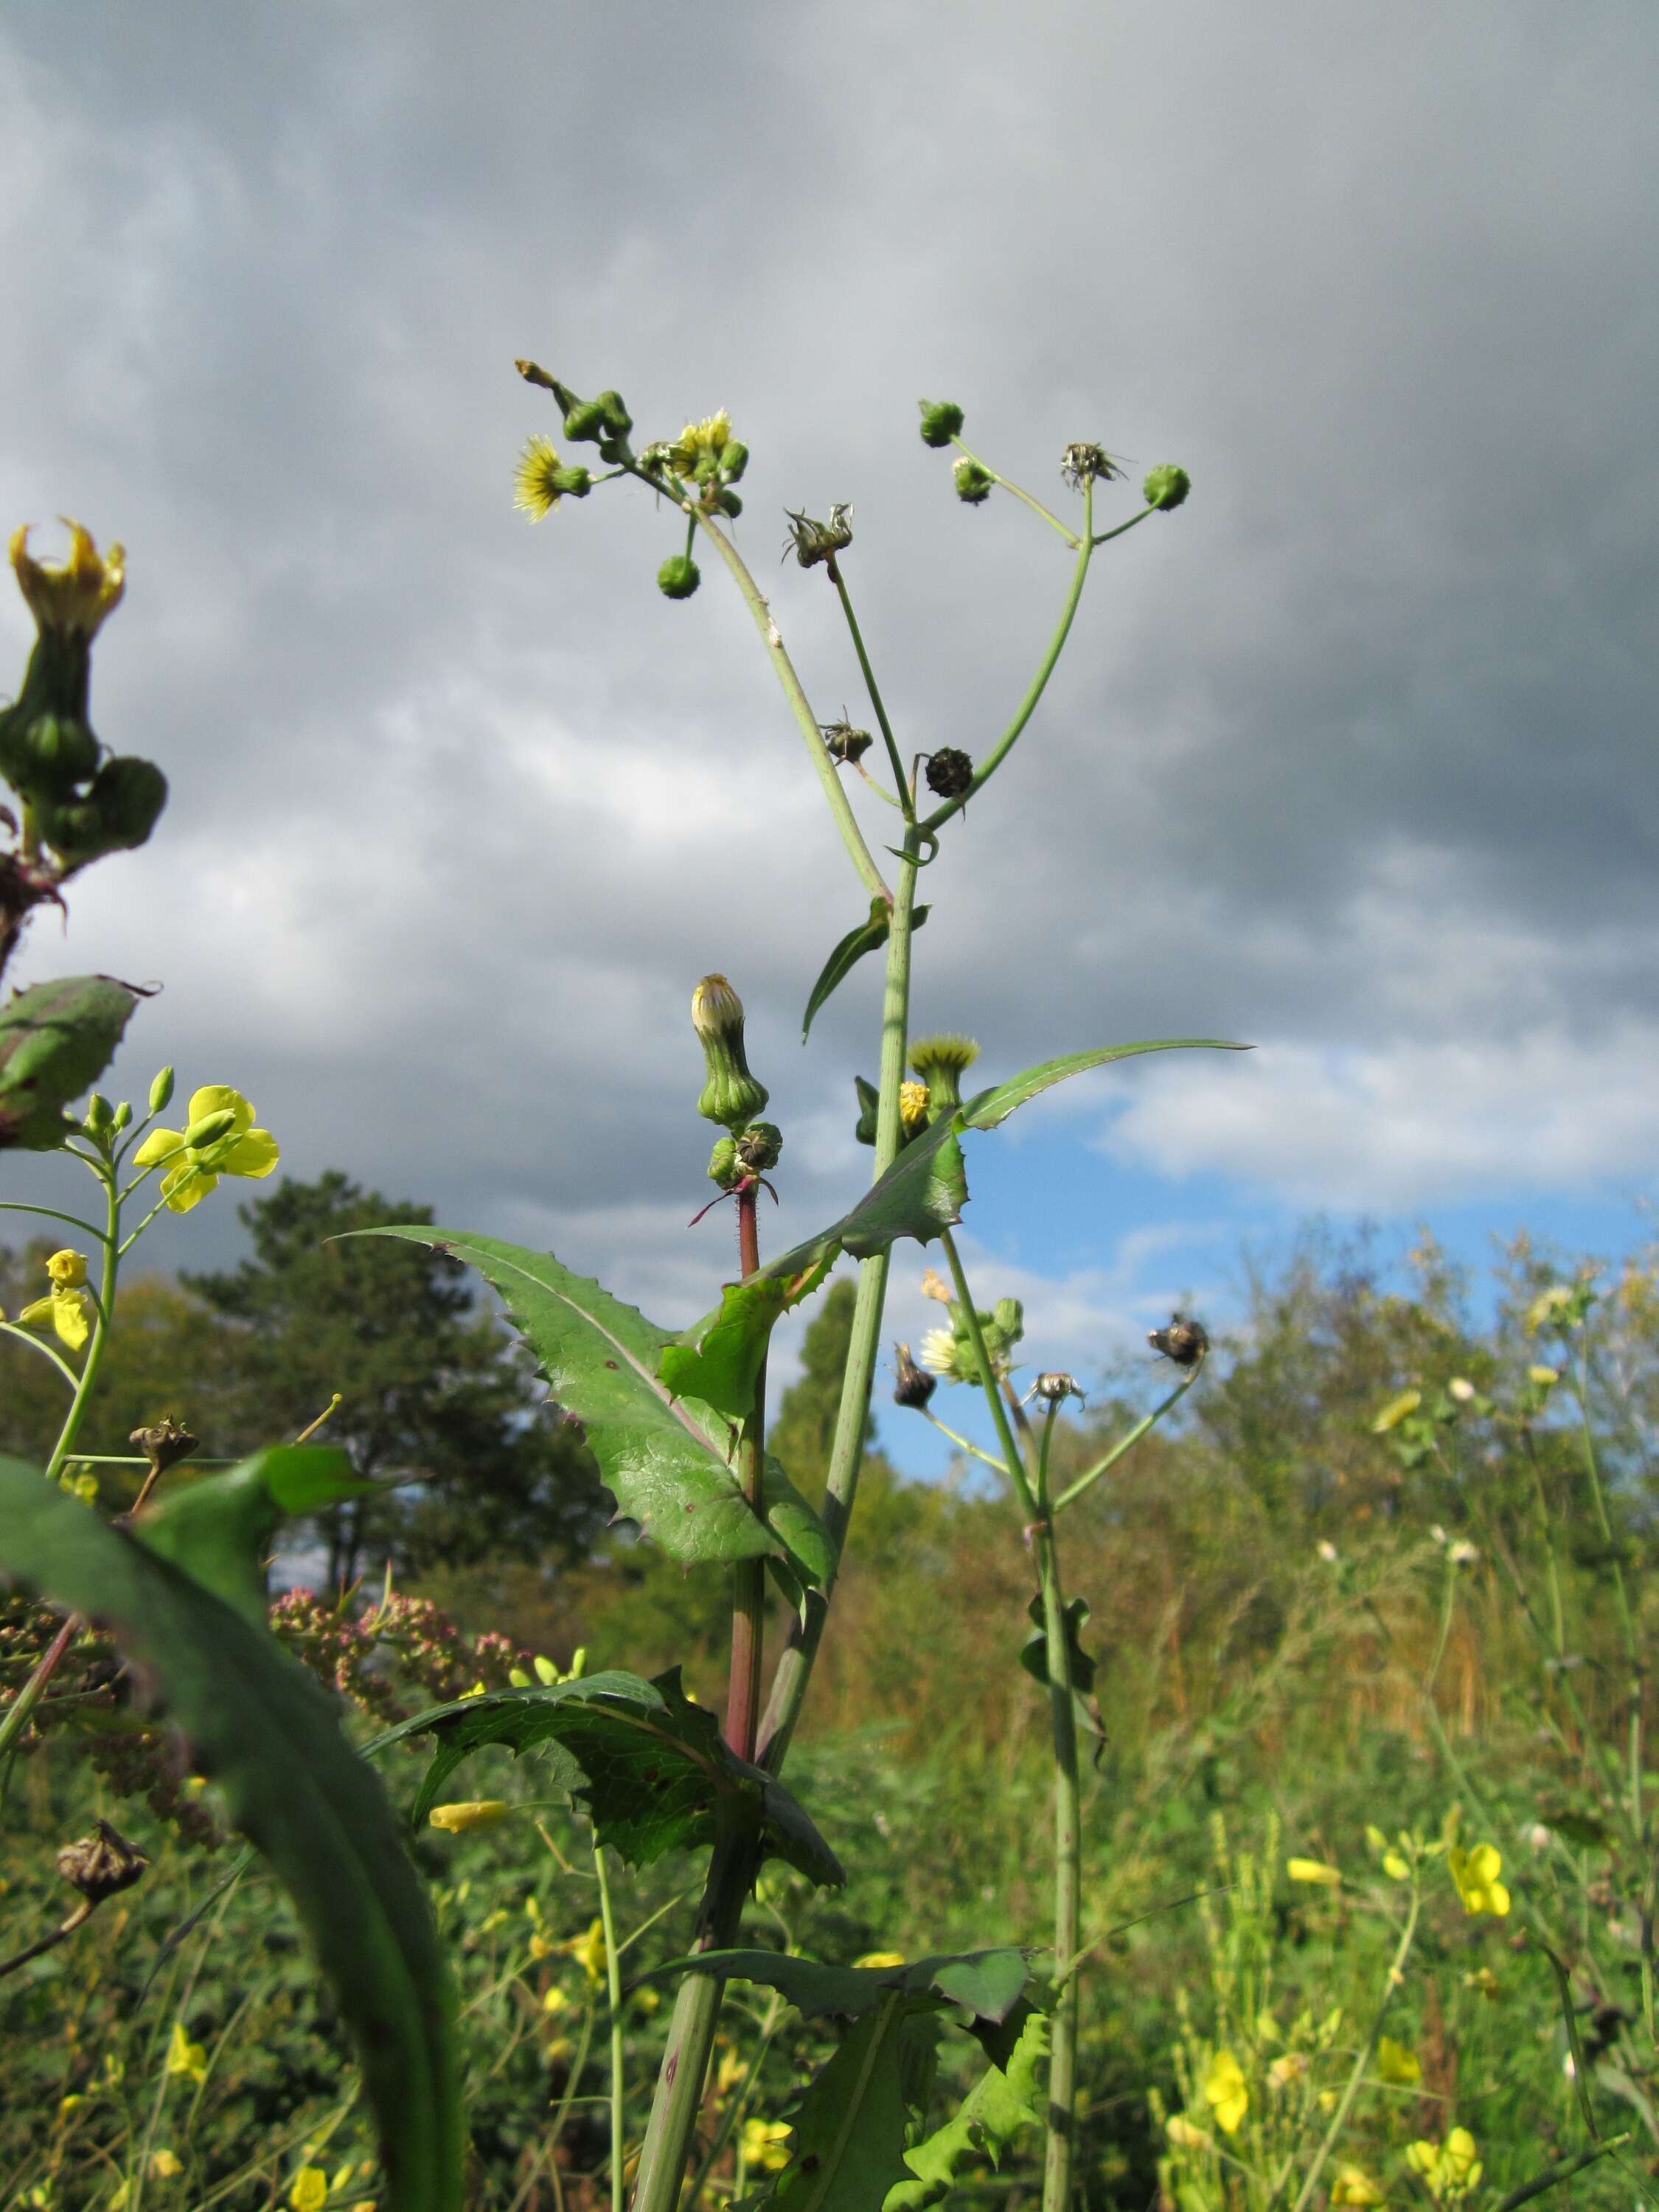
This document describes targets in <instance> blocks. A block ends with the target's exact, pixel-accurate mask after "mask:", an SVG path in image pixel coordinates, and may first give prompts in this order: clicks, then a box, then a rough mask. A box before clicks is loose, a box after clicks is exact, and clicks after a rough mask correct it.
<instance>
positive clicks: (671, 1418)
mask: <svg viewBox="0 0 1659 2212" xmlns="http://www.w3.org/2000/svg"><path fill="white" fill-rule="evenodd" d="M360 1233H361V1234H362V1235H365V1236H370V1237H405V1238H407V1239H408V1240H409V1242H410V1243H415V1244H427V1245H430V1246H431V1247H432V1249H434V1250H435V1251H440V1252H448V1253H453V1255H454V1256H455V1257H456V1258H457V1259H459V1260H465V1261H468V1262H469V1263H470V1264H471V1266H473V1267H476V1268H477V1270H478V1272H479V1273H480V1274H481V1275H483V1277H484V1279H485V1280H486V1281H487V1282H489V1283H490V1284H492V1285H494V1287H495V1289H496V1290H497V1291H500V1293H501V1297H503V1298H504V1299H505V1300H506V1302H507V1313H508V1317H509V1319H510V1320H511V1321H512V1322H513V1326H514V1327H515V1328H517V1329H518V1330H519V1332H520V1334H521V1335H522V1336H523V1338H524V1340H525V1341H526V1344H528V1345H529V1346H530V1348H531V1350H532V1352H534V1353H535V1355H536V1358H537V1360H538V1363H539V1364H540V1367H541V1370H542V1373H543V1374H544V1376H546V1377H547V1380H548V1382H549V1383H550V1384H551V1385H552V1389H553V1395H554V1396H555V1397H556V1399H557V1400H558V1401H559V1403H560V1404H561V1405H562V1406H563V1407H565V1408H566V1409H567V1411H568V1412H569V1413H573V1414H574V1415H575V1416H576V1418H577V1419H579V1420H580V1422H581V1423H582V1425H583V1426H584V1428H585V1429H586V1435H587V1441H588V1443H590V1444H591V1445H592V1450H593V1455H594V1457H595V1458H596V1459H597V1460H598V1462H599V1472H600V1474H602V1476H603V1477H604V1479H605V1485H606V1487H607V1488H608V1489H609V1490H610V1491H611V1495H612V1496H613V1497H614V1498H615V1499H616V1501H617V1511H618V1513H619V1514H621V1515H623V1516H626V1517H627V1518H628V1519H629V1520H630V1521H636V1522H638V1523H639V1525H640V1527H641V1529H642V1530H644V1531H645V1533H646V1534H647V1535H649V1536H650V1537H651V1538H652V1540H653V1542H655V1543H658V1544H660V1545H661V1547H662V1548H663V1549H664V1551H665V1552H667V1553H670V1554H671V1557H673V1558H674V1559H684V1560H685V1561H687V1562H688V1563H695V1562H696V1561H699V1560H707V1559H757V1558H759V1557H761V1556H762V1555H763V1553H767V1552H775V1551H777V1550H779V1549H780V1548H781V1547H782V1546H783V1542H784V1539H783V1538H782V1537H781V1535H780V1534H779V1533H778V1532H777V1530H776V1529H775V1528H769V1527H768V1526H767V1524H766V1523H765V1522H763V1521H762V1520H761V1518H760V1517H759V1516H758V1515H757V1514H756V1513H755V1512H754V1511H753V1510H752V1509H751V1508H750V1504H749V1501H748V1499H747V1498H745V1497H744V1494H743V1489H742V1486H741V1485H740V1484H739V1483H738V1480H737V1478H736V1476H735V1475H734V1474H732V1470H731V1468H730V1466H729V1465H728V1464H727V1455H728V1453H729V1451H730V1450H731V1448H732V1444H733V1443H734V1442H735V1429H734V1427H733V1425H732V1422H731V1421H729V1420H728V1419H726V1418H725V1417H724V1416H723V1415H722V1414H721V1413H719V1412H717V1411H716V1409H715V1408H714V1407H712V1406H707V1405H704V1404H703V1403H702V1401H700V1400H697V1399H694V1398H690V1397H681V1398H678V1399H675V1398H672V1397H671V1395H670V1394H669V1392H668V1389H667V1388H666V1386H665V1384H664V1383H661V1382H659V1380H658V1376H657V1369H658V1365H659V1362H660V1361H661V1358H662V1356H663V1353H664V1352H665V1350H666V1349H667V1347H668V1346H670V1345H671V1344H673V1343H674V1342H675V1339H674V1338H673V1337H672V1336H671V1334H669V1332H668V1331H667V1330H666V1329H662V1328H658V1327H657V1326H656V1324H655V1322H649V1321H647V1319H646V1317H645V1316H644V1315H643V1314H641V1312H639V1310H637V1309H636V1308H635V1307H633V1306H629V1305H624V1304H623V1303H622V1301H621V1300H620V1299H619V1298H613V1297H611V1293H610V1292H609V1291H606V1290H604V1289H602V1288H601V1287H600V1285H599V1284H598V1283H596V1282H594V1281H592V1279H591V1278H589V1277H588V1276H586V1275H578V1274H575V1273H573V1272H572V1271H571V1270H570V1269H569V1268H568V1267H564V1266H562V1264H561V1263H560V1262H559V1261H557V1260H556V1259H555V1258H554V1257H553V1255H552V1254H551V1253H550V1252H532V1251H530V1250H527V1249H526V1248H525V1247H523V1246H521V1245H518V1244H507V1243H502V1242H501V1240H500V1239H499V1238H496V1237H473V1236H470V1235H468V1234H467V1233H466V1232H465V1231H458V1230H451V1229H432V1228H428V1227H426V1226H423V1225H403V1226H398V1227H388V1228H385V1229H373V1230H365V1231H362V1232H360ZM799 1504H800V1508H801V1510H803V1511H806V1512H810V1511H811V1508H810V1507H808V1506H806V1504H805V1500H804V1499H803V1500H800V1501H799Z"/></svg>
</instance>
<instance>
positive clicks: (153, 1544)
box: [133, 1444, 375, 1628]
mask: <svg viewBox="0 0 1659 2212" xmlns="http://www.w3.org/2000/svg"><path fill="white" fill-rule="evenodd" d="M374 1487H375V1486H374V1483H372V1482H370V1481H368V1480H366V1479H365V1478H364V1477H363V1476H362V1475H359V1474H353V1473H352V1470H351V1462H350V1461H349V1459H348V1458H347V1457H346V1455H345V1454H344V1453H343V1451H341V1450H339V1449H337V1447H336V1446H335V1445H332V1444H273V1445H271V1446H270V1448H269V1449H267V1450H265V1451H262V1452H255V1454H254V1455H253V1456H252V1459H245V1460H244V1461H243V1462H241V1464H240V1466H239V1467H234V1468H230V1469H229V1470H228V1472H227V1473H226V1474H210V1475H204V1477H203V1478H202V1479H201V1480H199V1481H196V1482H188V1483H185V1484H183V1485H181V1486H179V1488H178V1489H176V1490H173V1491H170V1492H167V1494H166V1495H165V1496H164V1497H163V1498H161V1500H160V1501H159V1503H157V1504H155V1505H152V1506H149V1507H148V1508H147V1509H146V1510H145V1511H144V1512H143V1513H141V1514H140V1515H139V1516H138V1518H137V1521H136V1522H134V1523H133V1533H134V1534H135V1535H137V1537H138V1539H139V1540H140V1541H141V1542H142V1543H143V1544H145V1545H146V1546H147V1547H149V1550H151V1551H152V1552H155V1553H157V1554H159V1556H160V1557H161V1558H162V1559H171V1560H172V1562H173V1565H174V1566H176V1567H182V1568H183V1569H184V1571H185V1573H186V1574H187V1575H189V1576H191V1577H193V1579H194V1580H195V1581H197V1582H198V1583H202V1584H204V1587H205V1588H207V1589H210V1590H211V1591H212V1592H213V1594H214V1595H215V1596H216V1597H222V1598H223V1600H224V1601H225V1603H226V1604H227V1605H228V1606H234V1607H235V1609H236V1611H237V1612H238V1613H240V1614H241V1616H242V1618H243V1620H246V1621H250V1622H251V1623H252V1626H254V1627H255V1628H263V1627H264V1625H265V1610H266V1607H267V1605H268V1603H269V1599H268V1597H267V1595H266V1591H265V1560H266V1558H267V1556H268V1554H269V1552H270V1540H271V1538H272V1537H273V1536H274V1535H275V1534H276V1531H277V1529H278V1528H279V1527H280V1526H281V1524H282V1522H283V1519H284V1518H285V1517H287V1516H292V1515H295V1514H303V1513H315V1512H316V1511H317V1510H318V1509H319V1507H321V1506H324V1505H331V1504H335V1503H336V1502H337V1500H339V1499H340V1498H361V1497H362V1494H363V1492H365V1491H368V1490H373V1489H374Z"/></svg>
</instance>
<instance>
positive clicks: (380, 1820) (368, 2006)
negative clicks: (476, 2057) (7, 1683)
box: [0, 1458, 464, 2212]
mask: <svg viewBox="0 0 1659 2212" xmlns="http://www.w3.org/2000/svg"><path fill="white" fill-rule="evenodd" d="M235 1472H236V1474H242V1473H244V1472H245V1470H242V1469H238V1470H236V1471H235ZM289 1474H291V1475H292V1476H293V1478H294V1480H295V1481H296V1482H298V1483H299V1484H301V1486H305V1485H306V1484H307V1483H309V1482H311V1480H312V1479H313V1477H314V1476H316V1475H317V1474H318V1470H317V1469H316V1468H314V1467H307V1468H300V1469H297V1470H296V1469H295V1468H292V1467H290V1468H289V1469H288V1470H287V1472H286V1473H285V1474H272V1475H271V1476H270V1478H269V1479H268V1480H266V1481H265V1482H264V1485H263V1487H264V1495H265V1497H266V1498H270V1497H271V1495H272V1494H273V1492H272V1488H271V1484H272V1482H275V1483H276V1486H278V1487H280V1486H282V1485H283V1483H284V1482H285V1481H286V1480H287V1479H288V1476H289ZM193 1495H194V1496H195V1498H197V1504H195V1505H194V1507H193V1509H192V1514H191V1516H190V1517H189V1520H188V1523H187V1524H186V1523H185V1522H179V1521H175V1522H174V1523H173V1537H172V1538H171V1539H170V1540H169V1541H172V1542H173V1543H174V1545H175V1546H176V1547H177V1548H178V1549H179V1551H180V1553H181V1554H182V1555H184V1556H186V1557H199V1558H207V1559H213V1560H215V1561H217V1562H220V1563H221V1564H222V1561H223V1559H224V1558H225V1557H226V1555H227V1552H228V1547H229V1546H230V1545H231V1543H232V1542H233V1541H234V1538H233V1537H232V1536H231V1535H230V1534H228V1533H227V1530H228V1529H240V1528H246V1525H247V1522H248V1519H249V1516H250V1505H249V1497H250V1492H249V1487H248V1486H247V1485H246V1484H245V1483H244V1484H242V1485H240V1486H239V1485H238V1484H237V1483H236V1482H235V1480H234V1477H210V1478H208V1479H207V1480H204V1481H203V1482H202V1483H200V1484H198V1485H197V1486H195V1488H194V1492H193ZM313 1495H314V1492H313ZM215 1510H221V1511H222V1513H223V1514H224V1516H225V1519H226V1529H218V1528H214V1527H213V1525H212V1522H213V1518H214V1511H215ZM152 1534H153V1530H152ZM0 1569H3V1571H4V1572H5V1573H6V1574H7V1575H8V1576H9V1577H15V1579H16V1580H18V1581H20V1582H22V1583H27V1584H28V1585H29V1586H30V1587H31V1588H32V1589H36V1590H38V1591H39V1592H40V1594H41V1595H43V1596H45V1597H46V1598H49V1599H50V1600H52V1602H53V1603H55V1604H58V1605H61V1606H63V1607H66V1608H68V1609H70V1610H72V1611H74V1612H76V1613H85V1614H86V1615H87V1616H88V1618H89V1619H94V1620H100V1621H102V1622H106V1623H107V1624H108V1626H109V1627H110V1629H111V1631H112V1633H113V1635H114V1637H115V1638H116V1641H117V1642H118V1644H119V1645H120V1646H121V1648H122V1650H124V1651H125V1652H126V1653H127V1654H128V1656H130V1657H131V1659H132V1660H133V1661H134V1662H136V1664H137V1667H138V1668H140V1669H141V1670H142V1679H143V1680H145V1681H147V1682H148V1684H149V1688H150V1692H151V1695H152V1698H153V1699H154V1700H155V1703H156V1704H157V1705H159V1706H160V1708H161V1710H162V1711H164V1712H165V1713H166V1715H167V1718H168V1719H169V1720H170V1721H171V1722H172V1723H173V1726H174V1727H176V1728H177V1729H179V1733H180V1734H181V1735H183V1737H184V1739H185V1743H186V1745H187V1747H188V1756H189V1759H190V1761H191V1767H192V1769H193V1770H194V1771H196V1772H198V1773H200V1774H203V1775H205V1776H206V1777H207V1778H209V1779H210V1781H212V1782H214V1783H216V1784H217V1786H218V1787H219V1789H220V1790H221V1791H222V1794H223V1796H224V1800H225V1805H226V1808H227V1810H228V1814H229V1816H230V1818H231V1820H233V1821H234V1824H235V1825H236V1826H237V1827H238V1828H240V1830H241V1831H242V1832H243V1833H244V1834H245V1835H246V1836H247V1837H248V1838H249V1839H250V1840H251V1841H252V1843H253V1844H256V1845H257V1846H258V1850H260V1852H261V1853H262V1854H263V1855H264V1857H265V1858H266V1859H267V1860H268V1861H269V1862H270V1866H271V1869H272V1870H273V1871H274V1872H275V1874H276V1875H277V1877H278V1879H279V1880H280V1881H282V1882H283V1886H284V1887H286V1889H287V1890H288V1892H289V1896H290V1897H291V1898H292V1899H293V1900H294V1905H295V1910H296V1911H297V1912H298V1913H299V1916H300V1917H301V1921H302V1922H303V1923H304V1924H305V1927H306V1929H307V1932H308V1933H309V1935H310V1936H311V1939H312V1942H313V1945H314V1947H315V1949H316V1953H317V1957H318V1961H319V1965H320V1966H321V1967H322V1969H323V1972H325V1974H326V1976H327V1977H328V1979H329V1981H330V1982H331V1984H332V1986H333V1989H334V1992H335V1996H336V1998H337V2002H338V2004H339V2008H340V2011H341V2014H342V2015H343V2018H344V2020H345V2021H346V2023H347V2025H348V2026H349V2028H350V2030H351V2033H352V2034H353V2036H354V2038H355V2039H356V2044H357V2047H358V2051H359V2056H360V2058H361V2061H362V2070H363V2079H364V2083H365V2086H366V2087H367V2089H368V2097H369V2100H370V2102H371V2104H372V2105H373V2106H374V2113H375V2118H376V2121H377V2124H378V2126H379V2130H380V2147H381V2154H382V2157H383V2159H384V2161H385V2166H386V2198H385V2203H386V2212H458V2209H459V2205H460V2203H461V2153H462V2145H463V2138H464V2126H463V2120H462V2113H461V2107H460V2094H459V2084H458V2081H457V2078H456V2069H455V2057H454V2050H453V2040H452V2034H453V2029H452V2009H453V2008H452V2002H451V1996H450V1990H449V1980H448V1975H447V1969H446V1967H445V1964H444V1958H443V1953H442V1950H441V1947H440V1944H439V1941H438V1936H437V1930H436V1929H435V1927H434V1925H433V1921H432V1916H431V1911H430V1909H429V1907H428V1903H427V1899H426V1895H425V1893H424V1891H423V1890H422V1887H421V1884H420V1882H419V1881H418V1879H417V1878H416V1874H415V1870H414V1869H413V1867H412V1866H411V1865H410V1863H409V1860H408V1858H407V1857H406V1856H405V1854H404V1849H403V1846H402V1844H401V1841H400V1840H399V1836H398V1824H397V1820H396V1818H395V1816H394V1814H393V1813H392V1808H391V1806H390V1805H389V1804H388V1802H386V1796H385V1793H384V1792H383V1791H382V1790H381V1788H380V1784H379V1782H378V1781H377V1780H376V1778H375V1777H374V1774H373V1772H372V1771H370V1769H369V1768H368V1766H367V1765H364V1763H363V1761H362V1759H360V1758H358V1756H357V1755H356V1753H355V1752H354V1751H353V1750H352V1749H351V1747H350V1746H349V1744H348V1743H347V1741H346V1740H345V1738H344V1737H343V1735H341V1733H340V1730H339V1726H338V1723H337V1718H336V1712H335V1707H334V1705H333V1701H332V1700H331V1699H330V1698H329V1697H328V1696H327V1695H326V1693H325V1692H324V1691H323V1690H322V1689H321V1688H320V1687H319V1685H318V1684H317V1683H316V1682H315V1681H313V1680H312V1678H311V1676H310V1675H309V1674H307V1673H306V1671H305V1669H304V1668H302V1667H301V1665H300V1664H299V1663H298V1662H297V1661H295V1660H294V1659H292V1658H290V1657H289V1655H288V1653H287V1652H285V1651H284V1650H283V1649H282V1647H281V1645H280V1644H277V1642H276V1639H275V1638H273V1637H272V1636H270V1634H269V1633H268V1632H267V1631H265V1630H264V1628H262V1627H255V1626H252V1625H251V1624H250V1622H248V1621H247V1620H245V1619H244V1618H242V1616H241V1614H240V1613H239V1612H238V1611H237V1609H236V1607H235V1606H234V1604H233V1603H230V1602H227V1601H226V1600H225V1599H223V1598H222V1597H219V1596H216V1595H214V1594H213V1592H212V1591H211V1590H210V1589H204V1587H203V1586H202V1585H201V1584H200V1583H197V1582H196V1581H195V1580H193V1579H192V1578H191V1575H190V1574H188V1573H187V1572H185V1569H184V1568H183V1567H182V1566H181V1565H179V1564H177V1562H176V1561H175V1560H174V1559H170V1558H167V1557H164V1556H162V1554H161V1553H160V1552H159V1551H158V1550H154V1549H151V1548H150V1547H149V1545H148V1544H147V1543H145V1542H143V1541H140V1539H139V1538H138V1536H137V1535H136V1534H129V1533H128V1532H127V1531H125V1530H124V1529H120V1528H112V1527H110V1526H109V1525H108V1523H107V1522H104V1521H102V1520H100V1517H99V1516H98V1515H97V1514H95V1513H94V1512H92V1511H91V1510H88V1507H86V1506H85V1505H82V1504H79V1503H78V1502H77V1501H76V1499H74V1498H70V1497H66V1496H65V1495H64V1492H62V1491H60V1490H59V1489H58V1486H57V1485H56V1484H55V1483H49V1482H47V1481H46V1480H45V1478H44V1477H43V1476H42V1475H41V1474H40V1473H38V1472H37V1470H35V1469H34V1468H30V1467H27V1466H25V1465H24V1464H23V1463H22V1462H21V1461H18V1460H15V1459H7V1458H0ZM216 1571H217V1569H216Z"/></svg>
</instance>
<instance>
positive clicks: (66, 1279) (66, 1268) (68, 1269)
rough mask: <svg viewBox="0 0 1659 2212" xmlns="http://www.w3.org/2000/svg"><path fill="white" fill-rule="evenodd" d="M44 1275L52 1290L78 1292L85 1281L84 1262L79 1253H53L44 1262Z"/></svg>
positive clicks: (85, 1264) (85, 1268)
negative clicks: (47, 1278)
mask: <svg viewBox="0 0 1659 2212" xmlns="http://www.w3.org/2000/svg"><path fill="white" fill-rule="evenodd" d="M46 1273H47V1274H48V1275H50V1276H51V1278H52V1288H53V1289H54V1290H58V1291H78V1290H79V1289H80V1287H81V1285H82V1283H84V1282H85V1280H86V1279H87V1263H86V1260H85V1258H84V1257H83V1255H82V1254H81V1253H79V1252H54V1253H53V1254H52V1257H51V1259H50V1260H48V1261H47V1262H46Z"/></svg>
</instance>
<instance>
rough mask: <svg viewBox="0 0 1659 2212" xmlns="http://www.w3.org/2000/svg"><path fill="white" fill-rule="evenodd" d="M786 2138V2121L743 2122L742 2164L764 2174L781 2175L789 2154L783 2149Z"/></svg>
mask: <svg viewBox="0 0 1659 2212" xmlns="http://www.w3.org/2000/svg"><path fill="white" fill-rule="evenodd" d="M788 2136H789V2123H788V2121H787V2120H761V2119H748V2120H745V2121H744V2124H743V2162H744V2165H745V2166H759V2167H760V2168H761V2169H762V2171H763V2172H766V2173H781V2172H782V2171H783V2169H784V2167H785V2166H787V2165H788V2163H789V2154H788V2152H787V2150H786V2149H785V2148H784V2144H785V2143H786V2142H787V2140H788Z"/></svg>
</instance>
